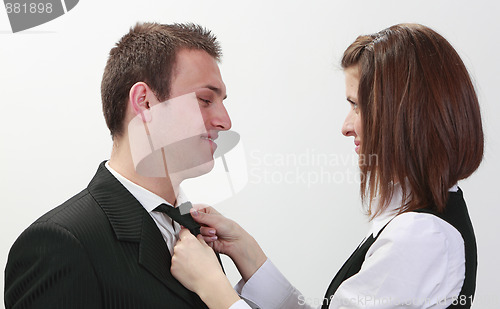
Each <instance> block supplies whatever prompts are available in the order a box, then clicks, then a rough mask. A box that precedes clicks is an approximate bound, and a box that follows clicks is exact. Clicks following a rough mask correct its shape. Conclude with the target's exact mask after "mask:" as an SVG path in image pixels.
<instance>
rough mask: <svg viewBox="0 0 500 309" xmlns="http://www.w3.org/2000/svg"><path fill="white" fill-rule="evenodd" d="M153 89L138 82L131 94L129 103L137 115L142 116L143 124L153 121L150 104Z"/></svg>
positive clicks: (132, 88)
mask: <svg viewBox="0 0 500 309" xmlns="http://www.w3.org/2000/svg"><path fill="white" fill-rule="evenodd" d="M150 93H152V92H151V89H150V88H149V87H148V85H147V84H146V83H144V82H137V83H135V84H134V85H133V86H132V87H131V88H130V92H129V102H130V104H131V105H132V108H133V110H134V112H135V114H136V115H141V118H142V121H143V122H150V121H151V110H150V103H149V96H150Z"/></svg>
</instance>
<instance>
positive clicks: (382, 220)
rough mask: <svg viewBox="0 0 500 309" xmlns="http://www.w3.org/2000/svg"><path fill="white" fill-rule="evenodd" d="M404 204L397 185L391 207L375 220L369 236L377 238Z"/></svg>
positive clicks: (399, 187) (376, 202)
mask: <svg viewBox="0 0 500 309" xmlns="http://www.w3.org/2000/svg"><path fill="white" fill-rule="evenodd" d="M448 191H449V192H457V191H458V185H457V184H455V185H454V186H452V187H451V188H450V189H449V190H448ZM402 202H403V197H402V190H401V186H399V185H395V186H394V193H393V194H392V199H391V201H390V203H389V205H388V206H387V208H386V209H385V210H384V211H383V212H382V213H381V214H379V215H378V216H376V217H375V218H373V220H372V224H371V227H370V230H369V232H368V235H371V234H373V237H377V235H378V234H379V233H380V230H381V229H382V228H383V227H384V226H385V225H386V224H387V223H389V221H391V220H392V219H393V218H394V217H395V216H396V215H397V213H398V208H399V207H400V206H401V204H402ZM373 203H374V204H375V205H377V204H378V198H375V200H374V201H373Z"/></svg>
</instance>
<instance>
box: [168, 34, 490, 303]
mask: <svg viewBox="0 0 500 309" xmlns="http://www.w3.org/2000/svg"><path fill="white" fill-rule="evenodd" d="M342 67H343V69H344V72H345V79H346V94H347V101H348V102H349V104H350V105H351V110H350V111H349V114H348V115H347V118H346V120H345V123H344V125H343V127H342V133H343V134H344V135H345V136H348V137H349V136H352V137H354V143H355V145H356V148H355V150H356V152H357V153H358V154H359V155H360V161H359V162H360V171H361V176H362V177H361V197H362V200H363V202H364V203H365V204H366V205H367V210H368V214H369V216H370V218H371V219H372V227H371V230H370V232H369V233H368V235H369V236H368V237H367V238H366V240H364V242H363V244H362V245H360V247H359V248H358V249H357V250H356V251H355V252H354V253H353V255H352V256H351V257H350V258H349V260H348V261H347V262H346V263H345V264H344V266H343V267H342V268H341V270H340V271H339V272H338V274H337V275H336V276H335V278H334V279H333V281H332V283H331V284H330V286H329V287H328V289H327V292H326V295H325V297H324V299H323V306H322V308H324V309H326V308H330V309H332V308H394V307H399V306H404V307H407V308H450V307H452V308H469V307H470V306H471V303H472V298H473V295H474V291H475V280H476V266H477V257H476V242H475V237H474V232H473V229H472V224H471V222H470V219H469V215H468V212H467V208H466V206H465V202H464V200H463V197H462V191H461V190H460V189H459V188H458V187H457V185H456V184H457V182H458V181H459V180H461V179H464V178H467V177H468V176H470V175H471V174H472V173H473V172H474V171H475V170H476V169H477V168H478V166H479V164H480V162H481V160H482V156H483V142H484V140H483V131H482V124H481V116H480V111H479V104H478V100H477V97H476V94H475V91H474V87H473V85H472V83H471V80H470V77H469V75H468V73H467V70H466V68H465V66H464V64H463V62H462V61H461V59H460V57H459V56H458V54H457V53H456V51H455V50H454V49H453V47H452V46H451V45H450V44H449V43H448V42H447V41H446V40H445V39H444V38H443V37H442V36H440V35H439V34H437V33H436V32H434V31H433V30H431V29H429V28H427V27H425V26H422V25H417V24H401V25H395V26H392V27H390V28H388V29H385V30H383V31H381V32H379V33H376V34H373V35H366V36H360V37H358V38H357V39H356V40H355V41H354V43H352V44H351V45H350V46H349V47H348V48H347V50H346V51H345V53H344V56H343V58H342ZM374 155H375V157H376V158H377V159H376V160H362V157H363V158H368V157H372V158H373V156H374ZM361 156H362V157H361ZM366 161H368V162H366ZM361 163H363V164H361ZM192 215H193V217H194V218H195V220H196V221H198V222H199V223H201V224H203V225H205V227H203V228H202V234H203V237H204V239H203V237H202V236H198V239H196V238H195V237H193V236H192V235H191V234H189V232H186V231H182V233H181V236H180V241H179V242H178V243H177V245H176V247H175V250H174V252H175V254H174V256H173V258H172V273H173V274H174V276H175V277H176V278H178V280H179V281H180V282H181V283H182V284H184V285H185V286H186V287H187V288H188V289H190V290H192V291H194V292H196V293H197V294H198V295H199V296H200V297H201V299H202V300H203V301H204V302H205V303H206V304H207V305H208V307H210V308H224V309H227V308H231V309H236V308H250V307H249V305H247V304H246V303H245V302H244V301H243V300H241V299H240V297H239V295H241V296H242V297H243V298H245V299H246V300H247V301H248V303H250V304H251V303H252V302H254V303H256V304H257V306H259V307H260V308H308V305H307V304H305V303H304V298H303V297H302V296H301V294H300V293H299V292H298V291H297V290H296V289H295V288H293V287H292V286H291V285H290V283H289V282H288V281H287V280H286V279H285V278H284V277H283V276H282V275H281V274H280V273H279V271H278V270H277V269H276V267H274V266H273V264H272V263H271V262H270V261H269V260H268V259H267V258H266V256H265V254H264V253H263V252H262V250H261V248H260V247H259V245H258V244H257V242H256V241H255V240H254V239H253V238H252V237H251V236H250V235H249V234H248V233H246V232H245V231H244V230H243V229H242V228H241V227H240V226H238V225H237V224H236V223H234V222H233V221H231V220H229V219H226V218H224V217H223V216H221V215H219V214H218V213H217V212H216V211H215V210H214V209H212V208H206V209H204V210H203V211H193V212H192ZM205 241H206V242H208V243H209V244H210V246H211V247H213V249H214V250H216V251H219V252H221V253H224V254H227V255H228V256H230V257H231V258H232V260H233V261H234V262H235V264H236V266H237V268H238V270H239V272H240V273H241V275H242V278H243V280H242V281H241V282H240V283H239V284H238V285H237V287H236V290H237V291H238V292H239V295H238V294H237V293H236V291H235V290H234V289H233V288H232V287H231V285H230V284H229V282H228V280H227V279H226V277H225V276H224V274H223V273H222V271H221V268H220V266H219V263H218V262H217V259H216V258H215V256H214V254H213V252H212V248H211V247H210V246H209V245H207V244H206V242H205ZM200 273H203V274H204V275H203V276H199V274H200ZM252 306H253V305H252Z"/></svg>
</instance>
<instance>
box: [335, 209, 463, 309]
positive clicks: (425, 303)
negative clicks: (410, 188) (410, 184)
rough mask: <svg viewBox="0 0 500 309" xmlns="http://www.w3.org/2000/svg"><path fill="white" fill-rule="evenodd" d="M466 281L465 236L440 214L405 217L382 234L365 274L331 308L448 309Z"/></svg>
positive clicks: (342, 290) (339, 292)
mask: <svg viewBox="0 0 500 309" xmlns="http://www.w3.org/2000/svg"><path fill="white" fill-rule="evenodd" d="M464 278H465V248H464V243H463V239H462V237H461V235H460V233H459V232H458V231H457V230H456V229H455V228H454V227H453V226H451V225H450V224H448V223H447V222H445V221H444V220H442V219H440V218H438V217H436V216H434V215H431V214H425V213H413V212H411V213H405V214H401V215H399V216H397V217H395V218H394V219H393V220H392V222H390V223H389V224H388V225H387V227H386V228H385V229H384V230H383V231H382V232H381V233H380V235H379V237H378V238H377V240H376V241H375V242H374V243H373V245H372V246H371V247H370V249H369V250H368V252H367V254H366V257H365V261H364V263H363V265H362V266H361V270H360V271H359V273H357V274H356V275H354V276H352V277H350V278H349V279H347V280H346V281H344V282H343V283H342V284H341V285H340V286H339V288H338V290H337V292H336V293H335V294H334V296H333V298H332V300H331V303H330V306H329V308H330V309H337V308H352V309H355V308H372V309H375V308H377V309H386V308H395V307H400V306H404V307H405V308H433V309H435V308H446V307H448V306H449V305H450V303H451V302H452V301H453V298H454V297H457V296H458V295H459V293H460V289H461V287H462V285H463V281H464Z"/></svg>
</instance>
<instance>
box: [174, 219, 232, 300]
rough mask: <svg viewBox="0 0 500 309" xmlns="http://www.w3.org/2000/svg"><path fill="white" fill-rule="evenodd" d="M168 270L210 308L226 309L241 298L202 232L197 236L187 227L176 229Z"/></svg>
mask: <svg viewBox="0 0 500 309" xmlns="http://www.w3.org/2000/svg"><path fill="white" fill-rule="evenodd" d="M170 271H171V273H172V275H173V276H174V277H175V278H176V279H177V280H179V282H180V283H182V285H184V286H185V287H186V288H187V289H189V290H191V291H193V292H195V293H196V294H198V296H200V298H201V299H202V300H203V302H204V303H205V304H206V305H207V306H208V307H209V308H211V309H213V308H221V309H227V308H229V307H230V306H231V305H232V304H234V303H235V302H237V301H238V300H239V299H240V298H239V296H238V294H236V291H234V289H233V288H232V287H231V284H230V283H229V281H228V280H227V278H226V276H225V275H224V273H223V271H222V268H221V265H220V264H219V261H218V259H217V257H216V255H215V253H214V251H213V250H212V248H210V247H209V246H208V245H207V244H206V243H205V241H204V240H203V237H202V236H201V235H198V238H196V237H194V236H193V235H192V234H191V232H189V230H187V229H182V230H181V231H180V233H179V240H178V241H177V244H176V245H175V247H174V255H173V256H172V266H171V268H170Z"/></svg>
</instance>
